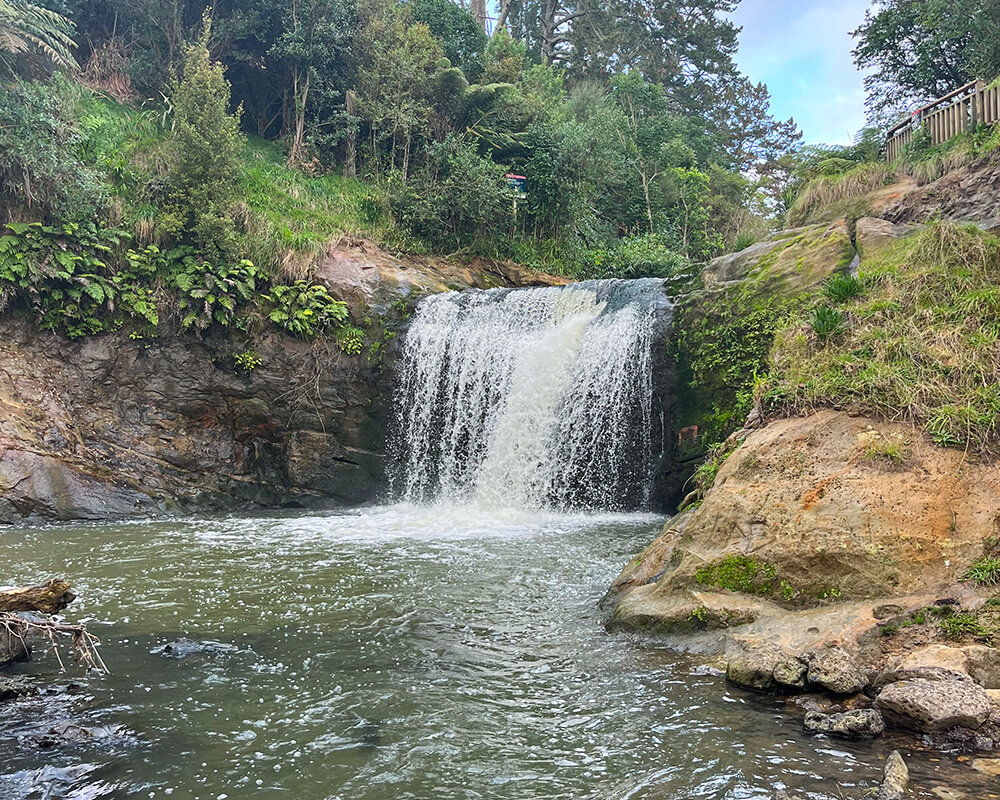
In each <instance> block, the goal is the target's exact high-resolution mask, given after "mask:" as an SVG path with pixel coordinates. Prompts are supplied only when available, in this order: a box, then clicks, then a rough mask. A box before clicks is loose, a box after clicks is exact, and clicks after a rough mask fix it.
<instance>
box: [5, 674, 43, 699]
mask: <svg viewBox="0 0 1000 800" xmlns="http://www.w3.org/2000/svg"><path fill="white" fill-rule="evenodd" d="M33 694H38V687H37V686H36V685H35V684H34V682H33V681H31V680H30V679H29V678H25V677H23V676H16V677H12V676H9V675H0V700H16V699H17V698H18V697H28V696H29V695H33Z"/></svg>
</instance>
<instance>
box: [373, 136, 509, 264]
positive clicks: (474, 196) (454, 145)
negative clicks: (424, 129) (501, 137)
mask: <svg viewBox="0 0 1000 800" xmlns="http://www.w3.org/2000/svg"><path fill="white" fill-rule="evenodd" d="M427 156H428V159H427V164H426V165H425V166H424V167H423V168H422V169H420V170H418V171H417V172H416V173H415V174H414V175H413V176H412V179H411V180H409V181H405V182H404V181H402V180H400V179H399V178H398V176H395V177H394V180H393V182H392V184H391V189H390V194H389V205H390V208H391V210H392V214H393V216H394V217H395V218H396V220H397V221H398V223H399V224H401V225H405V226H406V227H407V228H408V229H409V230H410V231H411V232H412V233H413V234H414V235H415V236H417V237H419V238H421V239H424V240H426V241H427V242H428V243H430V244H433V245H435V246H438V247H456V246H461V245H462V244H466V243H467V242H468V241H469V240H474V239H477V238H483V237H488V236H494V235H495V234H497V233H498V232H500V231H503V230H510V229H511V228H512V227H513V224H514V210H513V207H514V199H515V198H514V194H513V193H512V192H511V190H510V187H509V186H508V185H507V181H506V179H505V178H504V168H503V167H502V166H500V165H499V164H496V163H495V162H494V161H493V160H492V159H489V158H484V157H483V156H480V155H479V154H478V153H477V152H476V148H475V146H474V145H473V144H471V143H469V142H464V141H462V140H461V139H459V138H457V137H454V136H449V137H448V138H447V139H445V141H444V142H441V143H440V144H438V143H432V144H430V145H429V146H428V153H427Z"/></svg>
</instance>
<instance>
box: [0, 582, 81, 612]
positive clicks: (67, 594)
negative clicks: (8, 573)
mask: <svg viewBox="0 0 1000 800" xmlns="http://www.w3.org/2000/svg"><path fill="white" fill-rule="evenodd" d="M74 600H76V595H75V594H73V592H71V591H70V588H69V581H67V580H64V579H62V578H53V579H52V580H50V581H49V582H48V583H46V584H44V585H42V586H22V587H21V588H20V589H0V612H5V611H38V612H40V613H42V614H58V613H59V612H60V611H62V610H63V609H64V608H66V606H68V605H69V604H70V603H72V602H73V601H74Z"/></svg>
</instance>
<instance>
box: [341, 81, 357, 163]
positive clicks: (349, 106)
mask: <svg viewBox="0 0 1000 800" xmlns="http://www.w3.org/2000/svg"><path fill="white" fill-rule="evenodd" d="M354 101H355V96H354V91H353V90H351V89H348V90H347V94H346V96H345V98H344V108H345V110H346V111H347V142H346V144H345V145H344V177H345V178H356V177H358V124H357V122H356V121H355V119H354Z"/></svg>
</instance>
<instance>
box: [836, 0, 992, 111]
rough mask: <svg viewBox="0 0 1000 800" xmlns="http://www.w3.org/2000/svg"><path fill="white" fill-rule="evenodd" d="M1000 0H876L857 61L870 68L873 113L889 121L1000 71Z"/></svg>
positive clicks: (861, 33)
mask: <svg viewBox="0 0 1000 800" xmlns="http://www.w3.org/2000/svg"><path fill="white" fill-rule="evenodd" d="M998 30H1000V0H949V1H948V2H944V0H876V2H875V3H874V4H873V7H872V8H871V9H870V10H869V11H868V12H867V13H866V14H865V21H864V23H863V24H862V25H861V26H860V27H858V28H857V30H855V31H853V32H852V35H853V36H854V37H855V38H856V39H857V40H858V43H857V46H856V47H855V48H854V61H855V63H856V64H857V65H858V67H859V68H861V69H863V70H865V71H867V72H868V73H869V74H868V75H867V76H866V78H865V86H866V89H867V91H868V100H867V105H868V111H869V117H870V118H871V119H872V121H875V122H885V121H887V120H888V119H890V118H891V117H892V116H894V115H896V114H899V113H900V112H903V111H905V110H907V109H908V108H909V107H910V106H912V105H913V104H915V103H918V102H922V101H927V100H931V99H933V98H935V97H940V96H942V95H944V94H947V93H948V92H949V91H951V90H952V89H957V88H958V87H959V86H962V85H963V84H965V83H968V82H969V81H970V80H972V79H974V78H982V79H984V80H987V81H989V80H992V79H993V78H995V77H997V75H998V74H1000V35H998V34H997V31H998Z"/></svg>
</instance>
